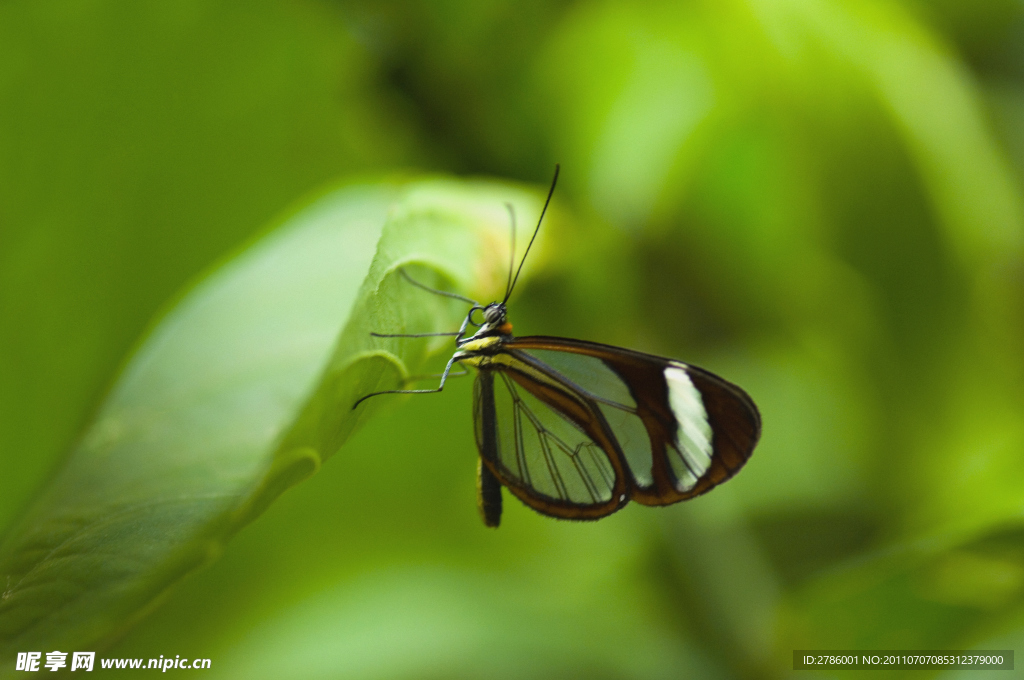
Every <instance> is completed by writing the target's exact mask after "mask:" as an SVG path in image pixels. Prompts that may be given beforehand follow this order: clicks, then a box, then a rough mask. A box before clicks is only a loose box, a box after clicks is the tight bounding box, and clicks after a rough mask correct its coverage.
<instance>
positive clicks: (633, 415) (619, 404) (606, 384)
mask: <svg viewBox="0 0 1024 680" xmlns="http://www.w3.org/2000/svg"><path fill="white" fill-rule="evenodd" d="M516 354H517V355H519V356H521V357H529V358H532V359H534V360H535V361H539V362H542V363H543V364H544V365H545V366H548V367H549V368H550V369H551V370H552V371H553V372H555V373H557V375H558V376H560V377H561V378H562V379H563V380H564V381H565V383H567V384H570V385H572V386H573V387H574V388H575V389H577V390H578V391H579V392H581V393H582V394H585V395H586V396H587V397H589V398H590V399H592V400H594V401H595V402H596V403H597V405H598V408H599V409H600V410H601V414H602V415H603V416H604V418H605V420H606V421H607V422H608V425H609V427H610V429H611V431H612V434H613V435H614V437H615V439H616V441H617V443H618V445H619V449H620V450H621V451H622V453H623V455H624V457H625V459H626V463H627V465H628V467H629V471H630V473H631V476H632V478H633V483H634V484H635V485H636V486H638V487H640V488H648V487H650V486H652V485H653V483H654V477H653V473H652V468H653V465H652V461H651V439H650V436H649V435H648V432H647V428H646V427H645V426H644V423H643V420H642V419H641V418H640V415H639V414H638V412H637V405H636V400H635V399H634V398H633V395H632V394H630V391H629V386H628V385H627V384H626V383H625V381H623V379H622V378H621V377H620V376H619V375H617V374H616V373H615V372H614V371H613V370H612V369H611V368H609V367H608V365H607V364H605V363H604V362H603V361H601V359H599V358H598V357H593V356H587V355H585V354H575V353H571V352H562V351H557V350H547V349H536V350H516Z"/></svg>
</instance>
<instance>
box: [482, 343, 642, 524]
mask: <svg viewBox="0 0 1024 680" xmlns="http://www.w3.org/2000/svg"><path fill="white" fill-rule="evenodd" d="M503 359H504V360H503V361H499V362H495V363H491V364H488V365H485V366H482V367H481V370H480V374H479V376H478V377H477V383H476V399H475V410H476V414H475V415H476V418H475V420H476V426H477V444H478V446H479V449H480V454H481V458H482V459H483V460H484V462H485V463H486V464H487V465H488V466H489V467H490V468H491V470H492V471H493V472H494V474H495V475H496V476H497V477H498V479H500V480H501V482H502V484H504V485H505V486H506V487H508V488H509V490H510V491H512V493H514V494H515V495H516V496H518V497H519V498H520V499H521V500H523V502H525V503H526V504H527V505H529V506H530V507H532V508H534V509H535V510H538V511H539V512H542V513H544V514H547V515H552V516H555V517H563V518H574V519H588V518H590V519H593V518H597V517H603V516H604V515H607V514H610V513H612V512H614V511H615V510H617V509H618V508H620V507H622V505H624V504H625V503H626V501H627V500H628V498H627V495H626V491H627V484H626V480H625V473H624V469H623V465H622V463H621V460H620V454H619V452H618V451H617V449H616V443H615V440H614V437H613V435H612V434H611V430H610V427H609V425H608V423H607V422H606V421H605V419H604V416H603V414H602V412H601V409H600V407H599V406H598V404H597V403H595V402H594V401H593V400H591V399H589V398H587V397H586V396H583V395H580V394H576V393H574V391H573V390H572V389H571V388H570V389H567V388H566V387H565V386H563V385H560V384H559V383H558V381H557V380H551V379H549V377H548V376H545V375H544V374H543V373H538V372H537V371H535V370H534V369H533V368H532V367H531V366H529V365H526V364H522V363H520V362H518V361H516V360H515V359H514V357H503Z"/></svg>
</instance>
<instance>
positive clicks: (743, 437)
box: [504, 337, 761, 505]
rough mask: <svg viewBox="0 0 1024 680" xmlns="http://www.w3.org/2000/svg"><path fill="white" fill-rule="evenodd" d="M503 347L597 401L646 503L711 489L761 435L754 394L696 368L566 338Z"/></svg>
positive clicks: (633, 487) (637, 495) (633, 488)
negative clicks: (750, 394)
mask: <svg viewBox="0 0 1024 680" xmlns="http://www.w3.org/2000/svg"><path fill="white" fill-rule="evenodd" d="M504 348H505V351H506V352H507V353H508V354H510V355H512V356H514V357H516V358H517V359H518V360H519V361H520V362H522V363H524V364H531V365H535V366H538V367H540V366H543V372H544V373H545V374H547V375H549V376H551V379H553V380H556V381H559V382H561V383H563V384H565V385H566V386H567V389H571V390H572V391H574V392H578V393H580V394H582V395H584V396H585V397H586V398H588V399H590V400H591V401H593V402H594V403H596V404H597V405H598V409H600V411H601V413H602V415H603V417H604V420H605V421H606V422H607V424H608V426H609V429H610V431H611V433H612V437H613V439H614V440H615V446H616V449H617V450H619V451H621V452H622V457H623V459H624V465H625V467H627V468H628V475H629V478H630V482H631V484H630V488H629V496H630V497H631V498H632V499H633V500H636V501H637V502H639V503H643V504H645V505H667V504H670V503H676V502H678V501H681V500H686V499H688V498H692V497H694V496H697V495H699V494H702V493H705V492H707V491H709V490H710V489H712V488H714V487H715V486H717V485H718V484H721V483H722V482H724V481H725V480H727V479H729V478H730V477H732V475H734V474H735V473H736V472H737V471H738V470H739V469H740V468H741V467H743V464H744V463H746V461H747V460H748V459H749V458H750V455H751V454H752V453H753V450H754V447H755V446H756V444H757V440H758V438H759V437H760V432H761V417H760V415H759V414H758V412H757V407H756V406H755V405H754V402H753V401H752V400H751V399H750V397H749V396H747V394H746V393H745V392H744V391H743V390H742V389H740V388H739V387H737V386H736V385H733V384H732V383H729V382H727V381H725V380H723V379H722V378H719V377H718V376H716V375H714V374H712V373H709V372H707V371H704V370H702V369H700V368H697V367H695V366H690V365H688V364H684V363H682V362H679V361H675V360H673V359H667V358H664V357H658V356H654V355H650V354H644V353H642V352H634V351H632V350H627V349H623V348H620V347H612V346H609V345H602V344H599V343H593V342H585V341H581V340H570V339H567V338H551V337H522V338H515V339H513V340H511V341H509V342H508V343H506V344H505V345H504Z"/></svg>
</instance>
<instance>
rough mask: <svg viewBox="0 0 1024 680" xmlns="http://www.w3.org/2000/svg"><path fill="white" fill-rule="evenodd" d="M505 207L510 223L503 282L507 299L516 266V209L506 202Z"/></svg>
mask: <svg viewBox="0 0 1024 680" xmlns="http://www.w3.org/2000/svg"><path fill="white" fill-rule="evenodd" d="M505 208H506V209H507V210H508V217H509V221H510V223H511V224H512V247H511V249H510V252H509V256H508V282H507V283H506V284H505V299H506V300H508V296H509V294H510V293H511V292H512V270H513V269H514V268H515V266H516V209H515V208H513V207H512V204H511V203H506V204H505Z"/></svg>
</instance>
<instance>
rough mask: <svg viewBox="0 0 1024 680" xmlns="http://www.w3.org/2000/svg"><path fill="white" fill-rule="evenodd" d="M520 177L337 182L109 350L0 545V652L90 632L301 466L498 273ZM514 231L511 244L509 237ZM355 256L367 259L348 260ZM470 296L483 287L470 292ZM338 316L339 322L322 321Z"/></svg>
mask: <svg viewBox="0 0 1024 680" xmlns="http://www.w3.org/2000/svg"><path fill="white" fill-rule="evenodd" d="M536 199H537V197H536V196H534V195H533V194H531V193H529V192H526V191H524V190H522V189H514V188H511V187H508V186H506V185H501V184H497V183H485V182H475V183H469V182H458V181H453V180H428V181H419V182H409V183H401V182H381V183H376V184H371V183H363V184H353V185H350V186H345V187H342V188H339V189H337V190H335V191H333V192H331V193H330V194H328V195H326V196H324V197H323V198H321V199H320V200H318V201H316V202H315V203H314V204H313V205H311V206H310V207H308V208H307V209H305V210H303V211H302V212H300V213H298V214H297V215H295V216H294V217H292V218H290V219H288V220H287V221H286V222H285V224H284V225H282V226H281V228H279V229H277V230H275V231H273V232H271V233H270V234H268V235H267V236H266V237H265V238H263V239H261V240H260V241H258V242H257V243H255V244H254V245H252V246H251V247H249V248H247V249H246V250H245V251H244V252H242V253H240V254H239V255H238V256H237V257H235V258H233V259H231V260H229V261H228V262H226V263H225V264H224V265H223V266H222V267H220V268H219V269H218V270H217V271H215V272H214V273H213V274H211V275H210V276H209V277H207V278H206V279H205V280H204V281H202V282H200V283H199V284H198V285H197V286H196V287H195V288H194V289H193V290H192V291H191V292H189V293H188V294H187V295H186V296H185V297H184V298H183V299H182V300H181V301H180V302H179V303H178V304H176V305H175V306H174V307H173V308H172V309H171V310H170V311H169V312H168V314H167V315H166V316H165V317H164V319H163V320H162V321H161V322H160V323H159V325H157V326H156V327H155V328H154V330H153V331H152V332H151V334H150V335H149V337H148V338H147V339H146V341H145V342H144V344H142V346H141V347H140V348H139V349H138V351H137V352H136V353H135V355H134V356H133V357H132V359H131V360H130V361H129V362H128V364H127V365H126V366H125V368H124V371H123V373H122V374H121V376H120V378H119V379H118V381H117V382H116V384H115V386H114V388H113V389H112V391H111V393H110V395H109V396H108V398H107V400H106V402H105V403H104V404H103V406H102V408H101V409H100V411H99V413H98V415H97V416H96V418H95V420H94V422H93V423H92V424H91V425H90V426H89V427H88V429H87V431H86V432H85V434H84V436H83V437H82V439H81V441H80V443H79V445H78V446H77V447H76V448H75V450H74V451H73V453H72V454H71V456H70V459H69V460H68V461H67V463H66V465H65V466H64V467H63V469H62V470H61V471H60V472H59V473H58V474H57V475H56V477H55V479H54V480H53V481H52V483H51V484H50V485H49V486H48V488H46V489H45V490H44V492H43V493H42V494H41V496H40V497H39V498H38V499H37V500H36V502H35V503H34V505H33V506H32V507H31V508H30V510H29V512H28V513H27V514H26V516H25V517H24V518H23V519H22V521H21V522H20V523H18V524H17V525H16V526H15V527H14V529H13V530H12V531H11V532H10V533H9V534H8V535H7V536H6V538H5V540H4V542H3V543H2V545H0V587H2V595H0V654H2V655H4V656H5V658H7V657H8V656H9V655H10V654H11V653H13V652H14V651H17V650H26V649H48V650H49V649H89V648H95V647H96V646H101V645H102V644H103V643H104V641H105V640H109V639H110V638H112V637H113V636H116V635H118V634H119V633H120V632H122V631H123V630H124V629H125V628H126V627H127V626H129V625H130V624H131V623H132V622H133V621H134V620H136V619H137V618H138V617H139V616H141V615H142V614H144V613H145V612H146V611H148V609H149V608H151V607H152V606H153V605H154V603H155V602H156V600H157V598H158V596H159V595H160V594H161V593H163V592H164V591H165V590H166V589H167V588H168V587H169V586H170V585H171V584H173V583H174V582H175V581H176V580H177V579H179V578H181V576H183V575H184V574H186V573H188V572H189V571H191V570H193V569H196V568H198V567H200V566H202V565H204V564H206V563H209V562H210V561H211V560H213V559H215V558H216V557H217V556H218V555H219V554H220V553H221V551H222V550H223V547H224V544H225V542H226V540H227V539H228V538H229V537H230V536H231V535H232V534H233V533H234V532H236V531H237V530H238V529H239V528H240V527H241V526H243V525H244V524H245V523H247V522H249V521H251V520H252V519H253V518H254V517H255V516H256V515H258V514H259V513H260V512H261V511H262V510H263V509H264V508H266V507H267V505H269V503H271V502H272V501H273V500H274V498H276V497H277V496H278V495H279V494H280V493H281V492H282V491H284V490H285V489H286V488H288V487H289V486H291V485H293V484H295V483H297V482H298V481H301V480H302V479H305V478H306V477H308V476H310V475H311V474H313V473H315V472H316V470H317V469H318V467H319V465H320V464H321V462H322V461H323V460H324V459H325V458H327V457H328V456H330V455H332V454H333V453H335V452H336V451H337V450H338V448H339V447H341V446H342V445H343V444H344V443H345V441H346V440H347V438H348V437H349V435H351V433H352V432H353V431H354V429H355V428H356V427H357V426H358V425H359V423H360V422H361V421H362V420H363V419H365V418H366V417H367V415H368V414H370V413H372V412H373V411H374V410H376V409H378V408H380V407H381V406H383V405H385V404H387V403H390V402H393V401H394V398H393V397H378V398H376V399H372V400H369V401H368V402H366V404H365V406H360V408H359V409H358V410H353V409H352V406H353V404H354V402H355V401H356V400H357V399H358V397H360V396H362V395H364V394H367V393H368V392H370V391H373V390H376V389H386V388H390V387H396V386H398V385H399V384H400V382H401V380H402V379H403V378H404V377H405V376H407V375H409V374H410V373H412V372H415V371H418V370H419V369H420V367H421V365H422V364H423V363H424V361H425V360H426V359H427V358H428V357H429V356H430V355H431V354H432V353H435V352H436V351H438V350H440V349H442V348H444V347H448V348H449V349H450V345H451V340H450V338H434V339H378V338H373V337H371V336H370V331H371V330H381V331H390V332H425V331H433V330H439V329H443V330H449V329H453V328H457V327H458V323H459V322H460V321H461V318H462V317H463V316H464V314H465V312H466V307H467V306H466V305H465V304H464V303H457V302H456V301H452V300H449V299H447V298H441V297H439V296H434V295H431V294H429V293H427V292H425V291H422V290H420V289H418V288H415V287H414V286H412V285H410V284H408V282H406V281H405V280H404V278H403V277H401V276H399V275H398V270H399V268H401V267H403V266H407V267H408V268H409V270H410V271H411V272H412V273H413V274H414V276H416V277H417V278H419V279H420V280H422V281H423V282H424V283H426V284H427V285H433V286H440V287H448V288H454V289H457V290H459V291H460V292H463V293H466V294H470V295H474V296H477V297H483V296H487V295H495V294H496V293H497V292H498V291H501V290H503V288H504V284H505V278H506V276H507V271H508V261H509V259H508V257H509V251H508V244H509V218H508V213H507V211H506V208H505V205H504V203H505V202H509V203H511V204H513V205H514V206H515V210H516V213H517V214H518V215H520V216H523V217H524V218H525V217H527V216H528V217H529V219H521V220H520V222H521V223H522V224H521V226H520V234H519V243H520V244H522V243H524V242H525V241H524V240H523V238H524V237H525V235H526V233H527V231H528V229H529V227H530V226H532V225H529V224H527V223H529V222H530V221H531V220H532V219H533V218H534V217H535V216H536V215H537V213H538V211H539V208H540V204H539V201H538V200H536ZM521 249H522V246H521V247H520V250H521ZM367 272H368V273H367ZM488 299H489V298H488ZM339 333H340V335H339Z"/></svg>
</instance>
